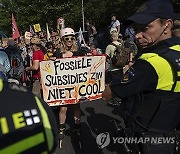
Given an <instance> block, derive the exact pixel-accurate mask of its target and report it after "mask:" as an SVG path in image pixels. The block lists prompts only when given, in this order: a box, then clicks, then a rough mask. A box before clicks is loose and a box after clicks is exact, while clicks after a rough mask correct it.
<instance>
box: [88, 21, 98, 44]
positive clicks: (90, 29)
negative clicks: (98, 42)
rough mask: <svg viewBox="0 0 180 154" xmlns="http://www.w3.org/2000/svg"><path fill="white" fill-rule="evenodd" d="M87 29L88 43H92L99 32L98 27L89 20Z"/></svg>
mask: <svg viewBox="0 0 180 154" xmlns="http://www.w3.org/2000/svg"><path fill="white" fill-rule="evenodd" d="M86 29H87V33H88V41H87V44H88V45H90V44H91V43H93V42H94V36H95V34H96V33H97V31H96V27H95V26H94V25H93V24H92V23H91V22H90V21H89V20H87V21H86Z"/></svg>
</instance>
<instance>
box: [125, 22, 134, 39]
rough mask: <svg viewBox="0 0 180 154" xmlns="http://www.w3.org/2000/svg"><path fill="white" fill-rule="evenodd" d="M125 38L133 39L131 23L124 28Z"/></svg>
mask: <svg viewBox="0 0 180 154" xmlns="http://www.w3.org/2000/svg"><path fill="white" fill-rule="evenodd" d="M124 35H125V39H126V40H129V41H134V39H135V38H134V29H133V27H132V25H129V26H128V27H127V28H126V30H125V34H124Z"/></svg>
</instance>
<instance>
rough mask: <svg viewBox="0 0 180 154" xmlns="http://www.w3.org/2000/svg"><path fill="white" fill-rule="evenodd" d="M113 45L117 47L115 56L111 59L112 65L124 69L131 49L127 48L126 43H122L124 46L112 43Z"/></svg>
mask: <svg viewBox="0 0 180 154" xmlns="http://www.w3.org/2000/svg"><path fill="white" fill-rule="evenodd" d="M111 45H113V46H115V47H116V50H115V51H114V55H113V57H112V58H111V60H112V64H113V65H114V66H116V67H124V66H125V65H127V64H128V61H129V56H130V52H131V50H130V48H128V47H126V46H125V44H124V43H122V45H116V44H114V43H111Z"/></svg>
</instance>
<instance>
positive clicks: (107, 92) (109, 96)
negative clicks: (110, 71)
mask: <svg viewBox="0 0 180 154" xmlns="http://www.w3.org/2000/svg"><path fill="white" fill-rule="evenodd" d="M102 98H103V99H104V100H110V99H112V91H111V88H110V86H109V84H108V85H107V86H106V88H105V90H104V91H103V93H102Z"/></svg>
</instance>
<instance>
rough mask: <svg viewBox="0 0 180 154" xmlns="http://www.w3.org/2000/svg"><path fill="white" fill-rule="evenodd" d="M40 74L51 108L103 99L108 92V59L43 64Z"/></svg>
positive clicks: (81, 58) (78, 58) (82, 59)
mask: <svg viewBox="0 0 180 154" xmlns="http://www.w3.org/2000/svg"><path fill="white" fill-rule="evenodd" d="M40 71H41V81H42V88H43V97H44V100H45V101H46V102H47V103H48V104H49V105H50V106H54V105H62V104H74V103H77V102H78V101H79V100H80V99H82V98H86V99H89V100H95V99H99V98H101V94H102V91H103V90H104V88H105V56H88V57H75V58H63V59H58V60H56V61H43V62H41V63H40Z"/></svg>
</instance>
